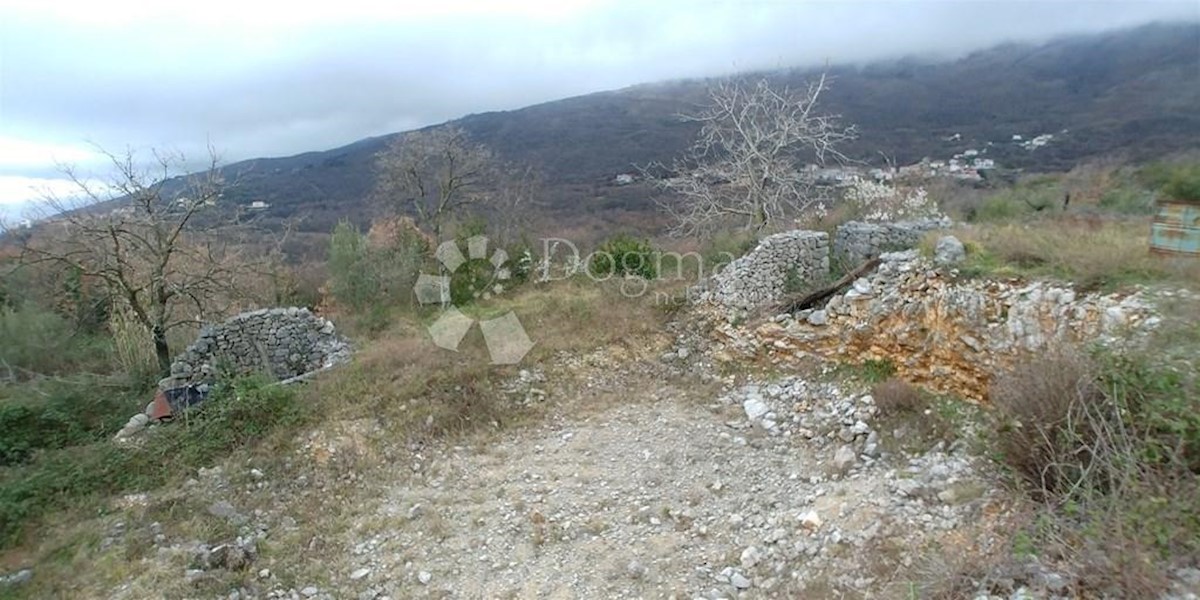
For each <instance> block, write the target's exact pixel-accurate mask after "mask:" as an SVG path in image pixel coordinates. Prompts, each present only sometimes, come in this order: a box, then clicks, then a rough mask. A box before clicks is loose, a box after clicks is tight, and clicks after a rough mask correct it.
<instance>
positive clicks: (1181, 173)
mask: <svg viewBox="0 0 1200 600" xmlns="http://www.w3.org/2000/svg"><path fill="white" fill-rule="evenodd" d="M1162 193H1163V195H1164V196H1166V197H1167V198H1170V199H1171V200H1176V201H1179V202H1195V203H1197V204H1200V164H1190V165H1180V166H1178V167H1176V168H1175V169H1174V170H1173V171H1172V172H1171V175H1170V178H1169V179H1168V180H1167V182H1166V184H1164V185H1163V187H1162Z"/></svg>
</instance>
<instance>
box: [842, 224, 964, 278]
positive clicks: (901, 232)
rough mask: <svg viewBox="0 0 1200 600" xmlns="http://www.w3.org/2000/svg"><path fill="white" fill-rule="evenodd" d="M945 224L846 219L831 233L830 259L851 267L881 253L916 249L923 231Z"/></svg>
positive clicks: (941, 227)
mask: <svg viewBox="0 0 1200 600" xmlns="http://www.w3.org/2000/svg"><path fill="white" fill-rule="evenodd" d="M949 226H950V221H949V219H922V220H918V221H898V222H895V223H866V222H863V221H850V222H849V223H846V224H844V225H841V226H839V227H838V228H837V232H836V233H835V234H834V238H833V259H834V260H835V261H840V263H841V264H842V265H844V266H845V267H846V268H851V269H852V268H854V267H856V266H858V265H860V264H862V263H864V262H866V261H867V260H870V259H871V258H873V257H875V256H879V255H880V254H882V253H884V252H894V251H897V250H907V249H909V248H916V247H917V244H919V243H920V242H921V238H922V237H924V236H925V234H926V233H928V232H930V231H935V230H938V229H945V228H947V227H949Z"/></svg>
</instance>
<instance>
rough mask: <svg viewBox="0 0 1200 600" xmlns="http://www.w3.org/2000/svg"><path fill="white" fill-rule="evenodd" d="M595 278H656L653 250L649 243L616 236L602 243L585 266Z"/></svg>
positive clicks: (656, 267) (624, 236)
mask: <svg viewBox="0 0 1200 600" xmlns="http://www.w3.org/2000/svg"><path fill="white" fill-rule="evenodd" d="M587 268H588V270H589V271H590V272H591V273H592V275H594V276H596V277H608V276H612V275H632V276H636V277H641V278H642V279H654V278H655V277H657V276H658V266H657V265H656V264H655V256H654V249H653V248H652V247H651V246H650V242H648V241H644V240H638V239H636V238H633V237H631V236H628V235H618V236H616V237H614V238H610V239H609V240H608V241H606V242H604V244H602V245H601V246H600V248H599V249H597V250H596V252H595V253H593V254H592V257H591V261H590V262H589V263H588V265H587Z"/></svg>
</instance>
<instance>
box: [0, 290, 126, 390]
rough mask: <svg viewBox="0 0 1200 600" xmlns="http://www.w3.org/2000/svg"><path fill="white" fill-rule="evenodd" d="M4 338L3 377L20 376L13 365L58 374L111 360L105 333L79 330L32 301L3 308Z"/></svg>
mask: <svg viewBox="0 0 1200 600" xmlns="http://www.w3.org/2000/svg"><path fill="white" fill-rule="evenodd" d="M0 340H2V342H3V343H0V361H2V362H0V378H4V377H8V376H9V375H12V376H13V377H20V373H9V372H8V368H9V367H14V368H17V369H25V370H28V371H33V372H35V373H40V374H57V373H63V372H66V371H80V370H103V369H105V368H106V367H107V366H108V365H109V364H110V363H109V360H108V356H109V354H110V353H111V344H110V343H109V342H108V341H107V340H105V339H104V338H103V337H102V336H99V335H88V334H84V333H80V332H77V331H76V330H75V328H74V327H73V326H72V325H71V323H70V322H69V321H68V320H67V319H65V318H63V317H61V316H59V315H58V314H56V313H54V312H51V311H48V310H44V309H42V308H39V307H37V306H35V305H33V304H31V303H28V302H26V303H24V304H22V305H20V306H19V307H18V308H16V309H15V310H5V309H0Z"/></svg>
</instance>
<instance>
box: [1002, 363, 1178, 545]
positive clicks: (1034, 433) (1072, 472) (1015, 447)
mask: <svg viewBox="0 0 1200 600" xmlns="http://www.w3.org/2000/svg"><path fill="white" fill-rule="evenodd" d="M990 400H991V402H992V403H993V405H994V406H995V409H996V412H997V416H998V417H999V419H1000V426H999V427H998V428H997V434H996V441H997V444H998V449H999V450H1000V456H1001V458H1002V460H1003V461H1004V463H1005V464H1006V465H1007V466H1008V467H1009V468H1011V469H1012V471H1013V472H1014V473H1015V474H1016V475H1018V476H1019V477H1020V479H1021V480H1022V481H1023V482H1024V484H1025V489H1027V490H1028V491H1029V492H1030V494H1031V495H1032V496H1033V498H1034V499H1036V500H1038V501H1042V502H1045V503H1046V505H1047V506H1049V507H1052V508H1053V509H1055V510H1061V509H1067V510H1068V514H1067V515H1066V516H1068V517H1070V519H1069V520H1068V521H1067V523H1066V525H1065V526H1069V527H1071V528H1078V529H1080V530H1082V533H1083V534H1084V535H1085V536H1088V535H1091V536H1093V537H1094V536H1096V535H1111V534H1113V532H1117V533H1119V534H1120V535H1122V536H1128V540H1120V542H1122V543H1125V542H1128V544H1129V545H1131V546H1145V547H1148V548H1156V549H1157V550H1158V551H1160V552H1163V553H1177V552H1197V551H1200V519H1197V518H1196V515H1195V507H1196V506H1197V503H1198V502H1200V480H1198V476H1200V385H1198V384H1197V380H1196V379H1195V378H1194V376H1191V375H1190V374H1189V373H1185V372H1182V371H1180V370H1178V369H1176V368H1172V367H1167V366H1164V365H1163V364H1162V362H1161V360H1159V359H1158V358H1157V357H1156V356H1149V355H1148V356H1140V355H1123V356H1117V355H1111V354H1108V353H1101V354H1098V355H1097V356H1095V357H1089V356H1087V355H1083V354H1079V353H1075V352H1065V351H1063V352H1056V353H1055V352H1052V353H1044V354H1043V355H1041V356H1038V357H1036V358H1032V359H1029V360H1026V361H1024V362H1021V363H1019V364H1017V365H1015V366H1014V367H1013V368H1012V370H1011V371H1009V372H1007V373H1004V374H1001V375H1000V376H998V377H997V378H996V379H995V380H994V382H993V385H992V390H991V393H990ZM1093 541H1094V542H1097V543H1099V544H1100V545H1104V544H1106V543H1108V542H1110V541H1112V540H1108V539H1098V538H1097V539H1093Z"/></svg>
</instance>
